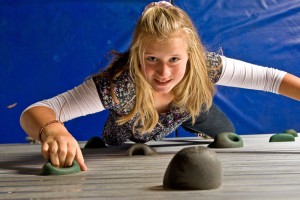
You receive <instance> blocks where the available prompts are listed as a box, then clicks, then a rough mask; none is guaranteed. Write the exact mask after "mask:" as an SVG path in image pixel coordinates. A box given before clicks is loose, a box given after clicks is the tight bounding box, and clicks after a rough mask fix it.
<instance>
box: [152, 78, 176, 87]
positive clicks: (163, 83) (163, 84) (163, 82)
mask: <svg viewBox="0 0 300 200" xmlns="http://www.w3.org/2000/svg"><path fill="white" fill-rule="evenodd" d="M154 80H155V83H156V84H157V85H159V86H166V85H168V84H169V83H170V82H171V81H172V79H169V80H157V79H154Z"/></svg>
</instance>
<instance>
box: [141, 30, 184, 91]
mask: <svg viewBox="0 0 300 200" xmlns="http://www.w3.org/2000/svg"><path fill="white" fill-rule="evenodd" d="M187 50H188V45H187V42H186V39H185V37H182V36H181V37H180V36H173V37H170V38H169V39H167V40H166V41H164V42H161V41H159V40H157V41H153V42H150V43H149V44H148V46H147V47H146V49H145V54H144V63H145V68H144V69H143V72H144V76H145V78H146V80H147V81H148V82H149V84H150V85H151V86H152V88H153V89H154V91H155V92H156V93H158V94H169V93H170V92H171V90H172V89H173V88H174V87H175V86H176V85H177V84H178V83H179V82H180V81H181V80H182V78H183V77H184V74H185V71H186V65H187V61H188V52H187Z"/></svg>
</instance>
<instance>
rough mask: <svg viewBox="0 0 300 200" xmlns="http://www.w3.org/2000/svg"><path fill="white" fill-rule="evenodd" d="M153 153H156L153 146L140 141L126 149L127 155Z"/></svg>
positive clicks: (148, 154)
mask: <svg viewBox="0 0 300 200" xmlns="http://www.w3.org/2000/svg"><path fill="white" fill-rule="evenodd" d="M155 154H157V152H156V151H155V150H154V149H153V148H151V147H150V146H148V145H146V144H142V143H136V144H134V145H132V146H131V147H130V148H129V149H128V151H127V155H128V156H135V155H143V156H151V155H155Z"/></svg>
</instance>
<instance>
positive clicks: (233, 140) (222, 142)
mask: <svg viewBox="0 0 300 200" xmlns="http://www.w3.org/2000/svg"><path fill="white" fill-rule="evenodd" d="M243 146H244V144H243V140H242V138H241V136H239V135H237V134H235V133H232V132H222V133H219V134H218V135H217V136H216V137H215V139H214V141H213V142H212V143H210V144H209V145H208V147H209V148H239V147H243Z"/></svg>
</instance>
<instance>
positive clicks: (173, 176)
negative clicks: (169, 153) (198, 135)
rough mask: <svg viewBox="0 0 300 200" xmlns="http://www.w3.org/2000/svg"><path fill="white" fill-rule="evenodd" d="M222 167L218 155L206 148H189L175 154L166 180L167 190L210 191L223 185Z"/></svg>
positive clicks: (164, 184)
mask: <svg viewBox="0 0 300 200" xmlns="http://www.w3.org/2000/svg"><path fill="white" fill-rule="evenodd" d="M222 176H223V173H222V166H221V162H220V161H219V159H218V157H217V154H216V153H215V152H214V151H213V150H211V149H209V148H206V147H203V146H196V147H187V148H184V149H182V150H180V151H179V152H177V153H176V154H175V156H174V157H173V158H172V160H171V162H170V163H169V165H168V167H167V169H166V172H165V175H164V179H163V187H164V188H165V189H178V190H210V189H216V188H218V187H220V186H221V184H222Z"/></svg>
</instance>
